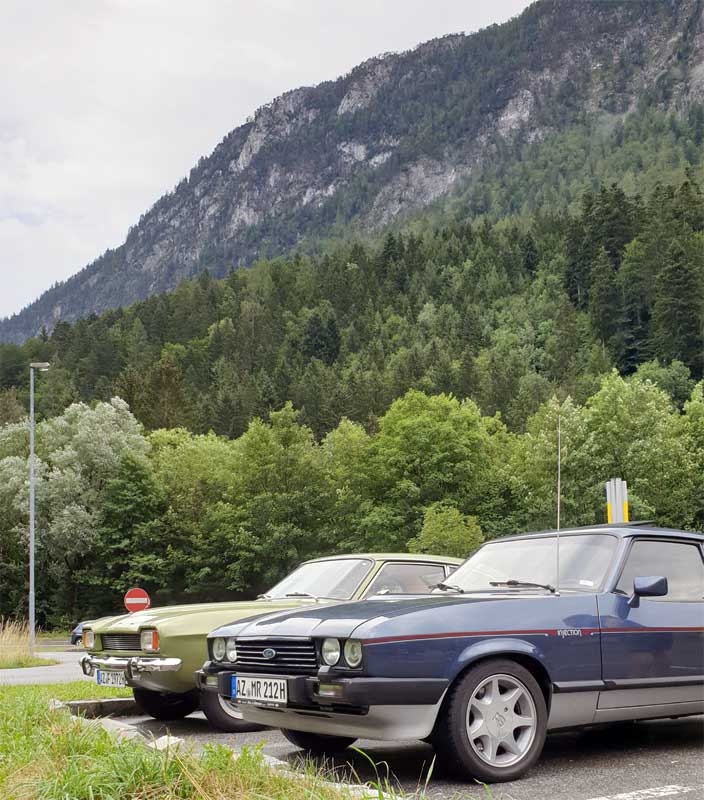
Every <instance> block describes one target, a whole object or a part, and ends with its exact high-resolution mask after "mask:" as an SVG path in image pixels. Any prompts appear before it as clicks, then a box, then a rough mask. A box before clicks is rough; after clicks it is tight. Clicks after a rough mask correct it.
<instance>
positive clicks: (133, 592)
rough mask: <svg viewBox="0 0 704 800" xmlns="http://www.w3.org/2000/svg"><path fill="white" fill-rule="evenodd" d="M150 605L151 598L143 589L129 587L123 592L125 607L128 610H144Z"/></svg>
mask: <svg viewBox="0 0 704 800" xmlns="http://www.w3.org/2000/svg"><path fill="white" fill-rule="evenodd" d="M150 605H151V600H150V599H149V595H148V594H147V593H146V592H145V591H144V589H136V588H135V589H130V590H129V591H128V592H127V593H126V594H125V608H126V609H127V610H128V611H144V609H145V608H149V606H150Z"/></svg>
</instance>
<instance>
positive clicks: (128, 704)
mask: <svg viewBox="0 0 704 800" xmlns="http://www.w3.org/2000/svg"><path fill="white" fill-rule="evenodd" d="M66 705H67V706H68V708H70V709H71V713H72V714H74V715H77V714H80V715H81V716H83V717H87V718H88V719H96V718H98V717H123V716H125V715H127V714H134V713H136V712H137V703H135V701H134V700H133V699H132V698H131V697H115V698H110V699H109V700H71V701H69V702H67V703H66Z"/></svg>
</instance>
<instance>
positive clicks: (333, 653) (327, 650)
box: [322, 639, 340, 667]
mask: <svg viewBox="0 0 704 800" xmlns="http://www.w3.org/2000/svg"><path fill="white" fill-rule="evenodd" d="M322 654H323V661H324V662H325V663H326V664H327V665H328V666H329V667H334V666H335V664H337V662H338V661H339V660H340V640H339V639H323V647H322Z"/></svg>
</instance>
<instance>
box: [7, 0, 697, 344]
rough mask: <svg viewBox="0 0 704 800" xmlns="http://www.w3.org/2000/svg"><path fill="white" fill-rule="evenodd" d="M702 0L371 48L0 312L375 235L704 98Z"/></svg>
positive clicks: (101, 301)
mask: <svg viewBox="0 0 704 800" xmlns="http://www.w3.org/2000/svg"><path fill="white" fill-rule="evenodd" d="M703 16H704V11H703V5H702V2H701V0H639V1H638V2H635V1H634V0H625V1H623V2H611V1H610V0H598V1H595V2H587V1H586V0H585V1H584V2H575V1H574V0H541V1H540V2H538V3H535V4H534V5H532V6H531V7H529V8H528V9H527V10H526V11H525V12H524V13H523V14H522V15H521V16H520V17H518V18H516V19H514V20H511V21H510V22H508V23H506V24H504V25H501V26H493V27H491V28H488V29H485V30H483V31H480V32H478V33H476V34H473V35H470V36H464V35H451V36H446V37H444V38H442V39H437V40H433V41H430V42H427V43H425V44H422V45H420V46H419V47H417V48H416V49H414V50H412V51H409V52H406V53H401V54H391V55H385V56H382V57H379V58H374V59H371V60H369V61H367V62H365V63H363V64H361V65H360V66H359V67H357V68H356V69H354V70H353V71H352V72H350V73H349V74H348V75H345V76H343V77H341V78H339V79H338V80H336V81H334V82H328V83H323V84H320V85H319V86H315V87H304V88H299V89H295V90H293V91H291V92H288V93H286V94H284V95H282V96H281V97H278V98H276V99H275V100H273V101H272V102H271V103H269V104H268V105H266V106H263V107H262V108H260V109H259V110H258V111H257V112H256V114H255V115H254V117H253V119H252V120H251V121H250V122H248V123H247V124H245V125H243V126H241V127H239V128H237V129H235V130H234V131H232V132H231V133H229V134H228V135H227V136H226V137H225V138H224V139H223V141H222V142H221V143H220V144H219V145H218V146H217V147H216V148H215V150H214V151H213V153H212V154H211V155H210V156H209V157H207V158H204V159H202V160H201V161H200V162H199V164H198V165H197V166H196V167H195V168H194V169H193V170H192V171H191V173H190V175H189V176H188V178H184V180H183V181H181V183H180V184H179V185H178V186H177V187H176V189H175V190H174V191H173V192H172V193H170V194H168V195H165V196H164V197H162V198H161V199H160V200H158V201H157V202H156V204H155V205H154V206H153V208H152V209H150V210H149V211H148V212H147V213H146V214H145V215H144V216H143V217H142V218H141V219H140V220H139V222H138V224H137V225H135V226H134V227H133V228H132V229H131V230H130V232H129V234H128V236H127V240H126V241H125V243H124V244H123V245H122V246H121V247H119V248H118V249H116V250H114V251H108V252H107V253H105V254H104V255H103V256H101V257H100V258H98V259H97V260H96V261H95V262H93V263H92V264H90V265H89V266H88V267H86V268H85V269H84V270H83V271H81V272H80V273H78V274H77V275H75V276H74V277H72V278H70V279H69V280H68V281H66V282H65V283H63V284H60V285H58V286H56V287H54V288H52V289H51V290H49V291H48V292H46V293H45V294H44V295H42V297H40V298H39V300H37V301H36V302H35V303H33V304H32V305H30V306H29V307H28V308H26V309H24V310H23V311H22V312H20V313H19V314H18V315H16V316H14V317H12V318H10V319H7V320H3V321H0V339H4V340H15V341H20V340H23V339H24V338H26V337H28V336H30V335H34V334H36V333H37V332H38V331H39V330H40V329H41V327H42V326H43V325H45V326H47V327H48V328H51V327H52V326H53V325H54V324H55V323H56V321H57V320H59V319H65V320H68V321H72V320H75V319H77V318H79V317H81V316H85V315H86V314H88V313H91V312H93V311H96V312H99V311H102V310H105V309H107V308H111V307H116V306H119V305H124V304H127V303H130V302H132V301H134V300H137V299H140V298H143V297H146V296H147V295H149V294H152V293H155V292H160V291H164V290H167V289H170V288H172V287H173V286H175V285H176V283H178V281H179V280H181V279H183V278H185V277H189V276H192V275H193V274H195V273H196V272H198V271H200V270H202V269H204V268H208V269H209V270H210V271H211V273H213V274H214V275H222V274H224V273H226V272H227V271H228V270H229V269H231V268H233V267H239V266H246V265H247V264H248V263H250V262H251V261H252V260H253V259H256V258H257V257H261V256H272V255H277V254H281V253H285V252H287V251H290V250H291V249H292V248H294V247H296V246H299V245H301V243H303V242H306V241H311V240H314V239H315V238H316V237H320V236H326V235H330V234H331V233H333V232H335V231H336V230H339V227H340V226H341V225H344V226H345V227H350V226H353V227H355V228H356V229H357V230H360V231H363V232H369V231H373V230H375V229H377V228H380V227H381V226H383V225H386V224H387V223H389V222H391V221H392V220H394V219H396V218H398V217H399V215H403V214H405V213H407V212H409V211H411V210H413V209H416V208H418V207H422V206H424V205H427V204H428V203H430V202H432V201H434V200H436V199H437V198H438V197H441V196H442V195H444V194H445V193H447V192H448V191H449V190H450V189H451V188H452V187H453V186H455V185H456V184H457V182H458V181H467V180H471V175H472V170H473V168H474V167H475V166H476V165H477V164H480V163H482V162H484V161H486V160H488V159H492V158H497V157H499V154H500V153H501V152H502V151H503V150H505V148H506V147H507V146H511V145H512V144H513V143H515V142H519V141H526V140H528V141H530V140H535V139H540V138H542V137H544V136H546V135H547V134H548V133H549V132H550V131H555V130H560V129H563V128H565V127H567V126H569V125H570V124H571V123H572V122H574V121H575V120H576V119H579V118H582V117H583V116H584V115H585V114H604V115H611V116H614V115H625V114H627V113H628V112H629V110H631V109H632V108H633V107H634V105H635V103H636V102H637V101H638V100H639V99H640V100H641V101H642V99H643V98H644V97H646V98H647V102H650V103H653V104H655V105H659V106H666V107H670V108H673V109H675V110H679V109H683V108H685V107H686V106H687V105H688V104H689V103H690V102H692V101H693V100H703V99H704V19H703Z"/></svg>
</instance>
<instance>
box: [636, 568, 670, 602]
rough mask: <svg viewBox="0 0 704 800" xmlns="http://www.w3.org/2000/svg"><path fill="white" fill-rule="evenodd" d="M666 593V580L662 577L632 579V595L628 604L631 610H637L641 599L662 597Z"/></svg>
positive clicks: (651, 576) (652, 576)
mask: <svg viewBox="0 0 704 800" xmlns="http://www.w3.org/2000/svg"><path fill="white" fill-rule="evenodd" d="M667 591H668V587H667V578H666V577H665V576H664V575H650V576H648V577H639V578H634V579H633V594H632V595H631V598H630V600H629V601H628V604H629V605H630V606H631V607H632V608H637V607H638V605H639V604H640V602H639V601H640V598H641V597H664V596H665V595H666V594H667Z"/></svg>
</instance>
